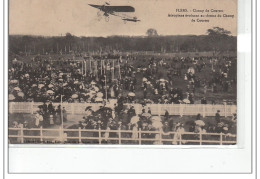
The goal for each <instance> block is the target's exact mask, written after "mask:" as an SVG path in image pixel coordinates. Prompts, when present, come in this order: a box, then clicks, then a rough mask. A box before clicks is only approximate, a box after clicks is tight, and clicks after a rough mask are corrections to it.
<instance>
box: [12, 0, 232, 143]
mask: <svg viewBox="0 0 260 179" xmlns="http://www.w3.org/2000/svg"><path fill="white" fill-rule="evenodd" d="M8 44H9V47H8V104H9V108H8V143H9V144H32V145H33V144H49V145H51V144H75V145H77V144H81V145H236V144H237V137H236V136H237V0H160V1H159V0H138V1H137V0H120V1H116V0H111V1H100V0H99V1H94V0H42V1H39V0H9V37H8Z"/></svg>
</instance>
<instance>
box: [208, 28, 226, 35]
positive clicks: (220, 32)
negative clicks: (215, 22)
mask: <svg viewBox="0 0 260 179" xmlns="http://www.w3.org/2000/svg"><path fill="white" fill-rule="evenodd" d="M207 34H208V35H209V36H229V35H230V34H231V32H230V31H228V30H225V29H224V28H221V27H213V29H208V30H207Z"/></svg>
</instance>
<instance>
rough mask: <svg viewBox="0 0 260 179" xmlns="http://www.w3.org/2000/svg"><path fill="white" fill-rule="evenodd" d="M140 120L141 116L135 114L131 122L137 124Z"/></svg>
mask: <svg viewBox="0 0 260 179" xmlns="http://www.w3.org/2000/svg"><path fill="white" fill-rule="evenodd" d="M138 121H139V117H138V116H133V117H132V118H131V121H130V123H131V124H136V123H137V122H138Z"/></svg>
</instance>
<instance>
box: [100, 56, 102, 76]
mask: <svg viewBox="0 0 260 179" xmlns="http://www.w3.org/2000/svg"><path fill="white" fill-rule="evenodd" d="M102 66H103V60H101V63H100V69H101V75H102V74H103V73H102Z"/></svg>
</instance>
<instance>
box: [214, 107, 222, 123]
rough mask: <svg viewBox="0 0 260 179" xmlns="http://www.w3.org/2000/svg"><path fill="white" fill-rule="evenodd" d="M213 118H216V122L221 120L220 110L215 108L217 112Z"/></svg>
mask: <svg viewBox="0 0 260 179" xmlns="http://www.w3.org/2000/svg"><path fill="white" fill-rule="evenodd" d="M215 120H216V122H217V123H220V122H221V118H220V110H217V113H216V114H215Z"/></svg>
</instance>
